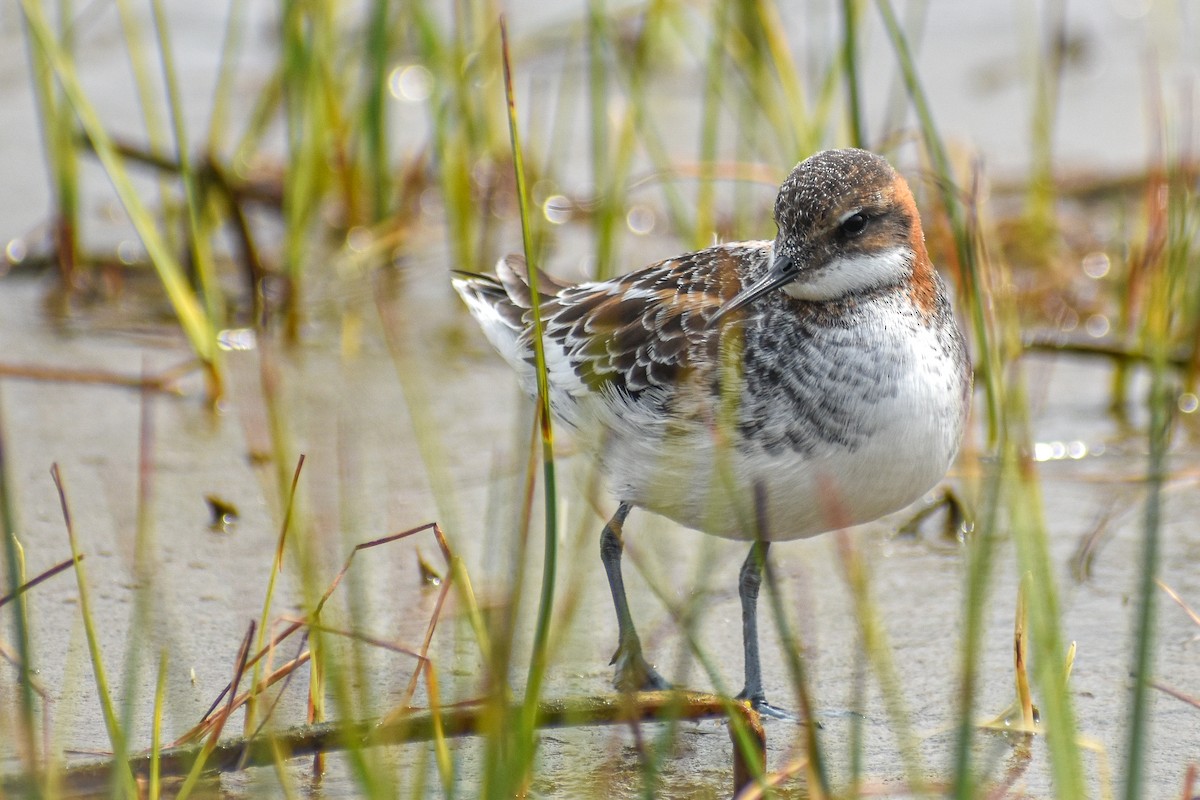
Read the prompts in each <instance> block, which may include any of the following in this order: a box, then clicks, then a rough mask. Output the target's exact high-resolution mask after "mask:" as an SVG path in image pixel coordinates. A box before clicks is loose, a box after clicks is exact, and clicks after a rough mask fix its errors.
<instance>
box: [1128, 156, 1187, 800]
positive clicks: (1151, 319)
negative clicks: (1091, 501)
mask: <svg viewBox="0 0 1200 800" xmlns="http://www.w3.org/2000/svg"><path fill="white" fill-rule="evenodd" d="M1185 180H1186V174H1185V173H1183V171H1182V170H1179V169H1178V167H1177V165H1174V166H1173V167H1172V168H1170V169H1169V171H1168V175H1167V187H1168V189H1167V192H1168V194H1167V210H1166V214H1167V221H1166V223H1167V242H1166V247H1165V257H1164V258H1163V259H1162V260H1161V261H1160V262H1159V263H1156V264H1154V265H1152V268H1153V269H1154V273H1153V275H1152V276H1151V280H1150V295H1149V298H1148V302H1147V303H1146V321H1145V334H1144V340H1145V345H1144V347H1145V349H1146V352H1147V353H1148V354H1149V356H1150V397H1149V401H1148V402H1149V405H1150V427H1149V430H1148V431H1147V436H1148V439H1149V446H1150V454H1149V460H1148V464H1147V467H1146V505H1145V510H1144V512H1143V523H1142V564H1141V573H1140V575H1139V576H1138V593H1137V612H1136V617H1135V623H1134V636H1135V639H1134V641H1135V644H1134V655H1133V665H1132V670H1131V671H1132V673H1133V695H1132V697H1131V698H1130V710H1129V716H1128V718H1127V721H1126V724H1127V725H1128V726H1129V727H1128V730H1129V739H1128V746H1127V748H1126V752H1127V756H1126V766H1125V792H1124V797H1125V800H1137V798H1140V797H1143V796H1144V794H1143V788H1144V787H1143V782H1144V778H1145V775H1144V772H1145V760H1146V745H1147V743H1148V742H1149V741H1151V734H1150V719H1149V706H1150V692H1149V690H1150V681H1151V679H1152V678H1153V670H1154V644H1155V642H1154V622H1155V616H1156V600H1157V597H1158V594H1157V590H1156V587H1155V583H1156V581H1157V580H1158V564H1159V547H1160V546H1159V539H1160V536H1161V529H1162V491H1163V486H1164V484H1165V483H1166V480H1167V477H1168V470H1169V464H1168V448H1169V446H1170V443H1171V423H1172V412H1173V409H1174V407H1175V403H1176V398H1175V395H1176V392H1177V389H1176V387H1175V385H1174V382H1173V379H1172V378H1171V373H1170V372H1169V370H1170V355H1171V347H1172V338H1171V333H1172V328H1173V323H1174V317H1175V308H1176V301H1177V294H1178V292H1179V287H1183V286H1185V285H1186V280H1187V278H1188V273H1189V271H1190V267H1191V266H1192V265H1191V258H1190V241H1191V240H1190V239H1189V238H1188V237H1189V236H1190V234H1191V233H1192V223H1191V217H1192V216H1193V214H1194V213H1195V205H1194V204H1195V200H1194V198H1193V197H1192V195H1191V193H1190V192H1189V191H1188V189H1187V188H1186V185H1185Z"/></svg>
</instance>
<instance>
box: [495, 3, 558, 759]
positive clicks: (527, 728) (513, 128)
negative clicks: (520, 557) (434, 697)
mask: <svg viewBox="0 0 1200 800" xmlns="http://www.w3.org/2000/svg"><path fill="white" fill-rule="evenodd" d="M500 53H501V59H502V62H503V64H504V99H505V101H506V103H507V105H508V132H509V138H510V140H511V142H512V158H513V172H514V173H515V177H516V184H517V207H518V208H519V209H520V212H521V238H522V244H523V245H524V248H525V264H526V266H527V268H528V270H529V291H530V294H531V295H532V296H533V302H532V303H531V304H530V305H531V308H530V314H529V315H530V317H531V319H532V321H533V354H534V368H535V369H536V371H537V389H538V397H537V400H538V426H539V431H540V432H541V439H542V480H543V482H544V486H543V491H542V494H543V497H544V498H545V521H544V524H545V531H546V538H545V551H544V555H543V558H542V591H541V594H540V596H539V598H538V615H537V627H536V628H535V629H534V634H533V656H532V658H531V660H530V663H529V676H528V678H527V680H526V682H525V701H524V703H523V705H522V712H523V713H522V733H523V734H524V735H525V736H526V737H531V736H532V734H533V730H534V725H535V723H536V718H537V702H538V695H539V693H540V692H541V686H542V678H543V676H544V675H545V671H546V665H547V661H548V653H547V648H546V645H547V642H548V641H549V638H550V621H551V618H552V617H553V613H554V578H555V573H556V571H557V569H558V492H557V488H556V481H555V475H554V428H553V425H552V422H551V415H550V384H549V379H548V377H547V372H546V349H545V343H544V342H543V341H542V333H543V325H542V311H541V303H540V301H539V298H540V296H541V295H540V294H539V292H538V270H537V264H536V263H535V262H534V261H533V257H534V252H533V238H532V236H531V229H530V225H529V203H528V197H529V195H528V190H527V189H526V186H525V166H524V159H523V158H522V156H521V134H520V130H519V126H518V124H517V101H516V97H515V93H514V89H513V78H512V63H511V59H510V56H509V50H508V25H507V24H506V23H505V20H504V17H503V16H501V17H500Z"/></svg>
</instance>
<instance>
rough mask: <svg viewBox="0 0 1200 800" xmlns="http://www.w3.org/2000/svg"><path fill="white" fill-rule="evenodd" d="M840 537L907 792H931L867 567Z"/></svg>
mask: <svg viewBox="0 0 1200 800" xmlns="http://www.w3.org/2000/svg"><path fill="white" fill-rule="evenodd" d="M837 537H838V554H839V555H840V557H841V561H842V569H843V570H844V571H845V577H846V583H847V584H848V585H849V587H850V596H851V597H852V598H853V600H854V616H855V619H856V620H857V621H858V628H859V635H860V636H861V637H862V643H863V650H864V651H865V652H866V654H867V660H868V662H869V663H870V665H871V668H872V669H873V670H874V672H875V677H876V679H877V680H878V681H879V688H880V691H881V693H882V694H883V702H884V705H885V706H886V707H887V711H888V716H889V717H891V719H892V728H893V730H894V732H895V736H896V739H897V741H898V742H899V743H900V756H901V758H902V759H903V760H904V768H905V771H906V772H907V775H908V792H909V793H911V794H914V795H926V794H929V787H928V785H927V784H926V775H927V773H926V771H925V768H924V766H923V765H922V763H921V753H920V748H919V746H918V741H917V738H916V736H915V735H914V734H913V730H912V723H911V720H910V718H909V714H908V707H907V704H906V703H905V702H904V687H903V684H902V683H901V681H900V676H899V675H898V674H897V673H896V664H895V662H894V661H893V660H892V648H891V645H890V644H889V643H888V640H887V632H886V630H885V629H884V627H883V621H882V620H881V619H880V618H879V611H878V608H877V607H876V604H875V601H874V599H873V598H872V597H871V581H870V575H869V574H868V572H867V566H866V564H865V563H864V562H863V559H862V555H861V554H860V553H859V551H858V549H857V548H856V547H855V545H854V542H853V540H852V539H851V538H850V536H849V535H848V534H847V533H846V532H845V531H840V532H839V533H838V534H837Z"/></svg>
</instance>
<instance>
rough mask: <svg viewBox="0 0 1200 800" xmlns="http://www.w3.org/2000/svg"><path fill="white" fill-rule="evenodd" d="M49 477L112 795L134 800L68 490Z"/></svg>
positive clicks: (54, 471) (58, 478) (124, 742)
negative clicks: (106, 746) (70, 565)
mask: <svg viewBox="0 0 1200 800" xmlns="http://www.w3.org/2000/svg"><path fill="white" fill-rule="evenodd" d="M50 475H51V477H53V478H54V486H55V488H57V489H58V499H59V503H60V505H61V506H62V514H63V522H64V523H65V524H66V527H67V541H68V542H69V543H70V546H71V558H73V559H75V583H76V585H77V586H78V588H79V613H80V616H81V617H82V618H83V632H84V634H85V635H86V636H87V643H88V653H89V655H90V656H91V660H92V675H93V677H94V678H95V680H96V694H97V695H98V697H97V699H98V700H99V702H100V710H101V712H102V713H103V715H104V727H105V729H106V730H107V732H108V741H109V743H110V744H111V745H112V749H113V773H114V774H113V791H114V793H117V792H119V793H120V794H121V795H122V796H125V797H132V796H133V794H134V793H135V788H134V787H135V782H134V779H133V773H132V772H130V771H129V765H128V764H127V763H126V760H125V754H126V752H127V748H128V744H129V742H128V740H127V739H126V737H125V734H124V732H123V731H122V730H121V723H120V722H119V721H118V720H117V712H116V709H115V708H114V707H113V699H112V694H111V693H110V692H109V689H108V677H107V674H106V673H105V670H104V656H103V654H102V653H101V652H100V637H99V636H98V635H97V634H96V619H95V617H93V616H92V601H91V593H90V591H89V589H88V582H87V570H86V568H85V567H84V565H83V558H81V557H80V552H79V542H78V541H77V540H76V538H75V523H74V521H73V519H72V517H71V508H70V506H69V505H68V504H67V490H66V487H65V486H64V485H63V480H62V474H61V472H60V471H59V469H58V464H52V465H51V467H50Z"/></svg>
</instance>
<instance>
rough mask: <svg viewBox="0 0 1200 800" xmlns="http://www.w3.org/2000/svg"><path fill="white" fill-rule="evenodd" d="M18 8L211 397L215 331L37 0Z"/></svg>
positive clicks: (217, 377) (216, 380) (218, 386)
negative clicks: (153, 274)
mask: <svg viewBox="0 0 1200 800" xmlns="http://www.w3.org/2000/svg"><path fill="white" fill-rule="evenodd" d="M21 9H22V11H23V12H24V15H25V20H26V22H27V23H28V25H29V30H30V33H32V34H33V37H34V39H35V40H36V44H37V47H38V48H39V49H40V50H41V51H42V52H43V53H44V54H45V56H46V59H47V60H48V62H49V63H50V65H51V66H52V67H53V69H54V74H55V75H56V76H57V78H58V80H59V82H60V84H61V85H62V88H63V92H64V93H65V94H66V97H67V99H68V101H69V102H70V104H71V106H72V108H74V110H75V114H76V115H77V116H78V117H79V122H80V124H81V125H82V126H83V129H84V132H85V133H86V134H87V137H88V139H89V140H90V142H91V144H92V147H93V149H95V151H96V156H97V157H98V158H99V159H100V163H101V164H102V165H103V166H104V169H105V172H107V174H108V177H109V180H110V181H112V184H113V188H114V189H115V190H116V192H117V196H118V197H119V198H120V200H121V204H122V205H123V206H124V207H125V211H126V213H127V214H128V215H129V219H130V221H131V222H132V223H133V226H134V228H135V229H136V230H137V232H138V235H139V236H140V237H141V240H142V244H143V245H144V246H145V248H146V252H147V253H148V254H149V256H150V260H151V262H152V263H153V264H154V268H155V270H156V271H157V273H158V277H159V280H160V281H162V284H163V288H164V289H165V290H166V293H167V297H168V299H169V300H170V301H171V306H172V307H173V308H174V310H175V313H176V315H177V316H178V317H179V324H180V326H181V327H182V328H183V331H184V334H185V335H186V336H187V338H188V342H189V344H191V346H192V349H193V350H194V351H195V352H196V355H197V356H198V357H199V358H200V360H201V361H202V362H203V363H204V364H205V366H206V368H207V373H208V378H209V392H210V395H211V396H212V399H213V400H216V399H217V398H219V397H220V396H221V393H222V391H223V385H222V378H223V376H222V375H221V373H220V370H219V366H218V365H217V363H216V360H215V357H216V334H215V332H214V329H213V327H212V324H211V321H210V320H209V319H208V317H206V316H205V313H204V309H203V307H202V306H201V305H200V303H199V302H198V301H197V299H196V296H195V295H194V294H193V293H192V290H191V288H190V287H189V286H188V283H187V279H186V277H185V276H184V273H183V269H182V268H181V267H180V265H179V262H178V261H177V260H176V258H175V256H174V255H173V254H172V253H171V251H170V249H169V248H168V247H167V246H166V243H165V242H164V241H163V238H162V235H161V234H160V232H159V230H158V227H157V225H156V223H155V219H154V217H153V215H151V214H150V213H149V211H148V210H147V209H146V207H145V205H144V204H143V203H142V200H141V198H140V197H139V195H138V193H137V190H136V189H135V188H134V186H133V182H132V181H131V180H130V179H129V174H128V172H127V171H126V170H125V165H124V163H123V162H122V161H121V158H120V156H118V155H117V152H116V148H115V147H113V143H112V140H111V139H110V138H109V136H108V132H107V131H106V130H105V129H104V126H103V124H102V123H101V122H100V117H99V116H98V115H97V114H96V110H95V108H94V107H93V106H92V104H91V102H90V101H89V100H88V98H87V95H86V94H84V91H83V88H82V87H81V86H80V85H79V78H78V76H77V75H76V73H75V68H74V64H73V63H72V62H71V60H70V58H69V56H68V55H67V53H66V52H65V51H64V50H63V49H62V47H61V46H60V45H59V44H58V42H56V41H55V39H54V35H53V34H52V33H51V31H50V26H49V23H48V22H47V21H46V17H45V14H44V13H43V11H42V6H41V4H40V3H38V2H36V0H21Z"/></svg>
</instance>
